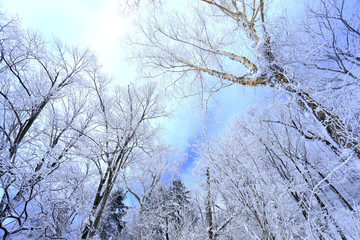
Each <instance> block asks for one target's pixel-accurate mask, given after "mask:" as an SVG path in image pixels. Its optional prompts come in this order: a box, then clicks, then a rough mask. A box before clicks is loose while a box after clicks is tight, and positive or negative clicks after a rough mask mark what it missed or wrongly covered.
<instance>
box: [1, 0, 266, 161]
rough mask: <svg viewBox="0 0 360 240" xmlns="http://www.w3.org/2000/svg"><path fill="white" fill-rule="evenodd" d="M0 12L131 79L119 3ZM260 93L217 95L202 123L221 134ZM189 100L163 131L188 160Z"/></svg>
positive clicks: (197, 121) (56, 1) (22, 2)
mask: <svg viewBox="0 0 360 240" xmlns="http://www.w3.org/2000/svg"><path fill="white" fill-rule="evenodd" d="M0 7H1V10H2V11H5V13H6V14H7V15H10V16H15V15H17V16H18V17H19V18H20V20H21V21H22V24H23V26H24V27H26V28H31V29H34V30H37V31H39V32H41V33H42V34H44V35H45V36H47V38H52V37H57V38H59V39H60V40H62V41H64V42H65V43H67V44H70V45H79V46H81V47H84V48H85V47H90V49H91V50H92V51H94V52H95V53H96V55H97V56H98V58H99V61H100V63H101V64H102V65H103V67H104V71H105V72H106V73H108V74H110V75H112V76H113V77H114V79H115V80H116V83H117V84H127V83H128V82H129V81H132V80H133V79H134V77H135V73H134V70H132V68H131V66H129V65H128V64H127V62H126V61H125V59H124V55H123V53H122V50H121V37H122V36H124V34H125V33H126V31H129V29H130V28H129V26H130V24H129V22H127V21H126V20H125V19H123V18H122V17H120V16H119V12H118V0H32V1H29V0H2V1H1V2H0ZM117 76H121V77H117ZM262 91H263V90H262V89H261V88H260V89H254V88H247V89H246V88H244V87H241V86H233V87H231V88H229V89H226V90H224V91H221V93H220V94H219V95H218V96H217V98H216V101H217V102H216V103H214V102H212V103H211V104H210V105H209V113H208V117H207V118H206V119H207V122H208V124H209V126H211V128H212V129H213V132H217V133H220V132H222V131H224V129H225V128H226V126H227V125H228V123H229V120H230V119H231V118H232V117H233V116H234V115H236V114H239V113H242V112H244V110H245V109H246V108H247V107H248V106H249V105H251V104H255V103H259V102H260V101H261V99H262V97H261V96H262ZM193 101H196V100H195V99H190V100H184V101H183V104H182V106H181V107H179V109H178V110H177V111H176V112H175V113H174V115H173V118H171V119H170V120H169V121H168V123H167V124H166V129H165V131H166V137H165V139H166V140H167V141H168V142H169V143H170V144H172V145H173V146H174V147H175V148H177V149H179V150H180V151H182V152H185V153H188V154H189V155H190V156H191V155H193V152H192V150H191V146H190V145H191V144H192V143H194V142H195V140H196V139H195V135H196V134H197V133H200V132H202V130H203V123H204V120H203V119H205V118H204V115H202V114H199V113H198V109H197V108H196V107H193V106H194V105H199V104H194V102H193ZM190 162H191V159H190ZM190 162H188V163H187V164H186V166H189V164H190Z"/></svg>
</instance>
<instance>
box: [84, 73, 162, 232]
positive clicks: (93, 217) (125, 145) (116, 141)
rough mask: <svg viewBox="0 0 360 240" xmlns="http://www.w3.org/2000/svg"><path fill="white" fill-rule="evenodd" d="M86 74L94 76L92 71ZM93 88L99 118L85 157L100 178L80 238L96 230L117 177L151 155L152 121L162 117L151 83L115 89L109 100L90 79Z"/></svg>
mask: <svg viewBox="0 0 360 240" xmlns="http://www.w3.org/2000/svg"><path fill="white" fill-rule="evenodd" d="M89 74H90V75H91V76H94V77H95V76H96V72H89ZM93 87H94V89H95V91H96V93H97V104H98V111H99V116H100V117H99V126H98V127H97V129H95V131H94V133H95V135H94V136H93V137H90V138H89V143H88V144H89V146H94V147H93V149H91V150H90V151H91V154H89V155H88V156H87V157H88V158H89V159H91V161H92V162H93V163H94V164H95V165H96V167H97V169H98V173H99V178H100V179H99V182H98V187H97V191H96V193H95V197H94V200H93V203H92V209H91V212H90V213H89V220H88V223H87V224H86V226H85V227H84V229H83V231H82V238H83V239H86V238H91V237H93V236H94V234H95V233H96V230H97V228H98V226H99V223H100V220H101V217H102V215H103V212H104V209H105V207H106V204H107V202H108V198H109V195H110V193H111V190H112V189H113V187H114V184H116V182H117V179H118V176H119V175H122V174H123V172H124V171H125V170H124V169H127V168H128V167H130V166H131V165H132V164H134V162H136V161H138V160H139V159H138V158H140V156H141V154H143V153H146V154H150V155H151V154H152V152H153V150H154V148H155V145H154V144H155V142H156V139H157V134H158V133H157V131H158V127H157V124H156V123H155V121H156V119H158V118H160V117H163V116H165V112H164V111H163V109H162V107H161V100H160V94H159V92H158V91H157V89H156V87H155V85H154V84H150V83H149V84H147V85H144V86H140V87H136V86H128V87H126V88H117V89H116V91H115V93H114V95H113V97H112V99H109V98H107V95H106V94H105V92H104V91H106V88H104V86H101V85H98V83H96V81H94V85H93ZM97 132H99V133H100V134H101V135H102V137H101V138H99V136H98V135H97V134H98V133H97ZM142 152H143V153H142Z"/></svg>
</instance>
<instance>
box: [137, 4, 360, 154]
mask: <svg viewBox="0 0 360 240" xmlns="http://www.w3.org/2000/svg"><path fill="white" fill-rule="evenodd" d="M337 2H338V1H322V3H323V5H324V8H325V10H324V12H322V13H317V14H316V17H317V18H318V19H319V20H320V21H321V22H320V24H321V26H320V31H323V33H324V32H328V33H329V34H330V35H332V36H333V37H332V39H333V40H331V41H332V42H328V41H327V40H326V41H327V42H328V43H326V42H325V43H324V42H323V41H322V42H320V43H319V44H321V45H322V44H325V46H326V49H325V50H324V51H321V55H318V56H320V57H321V56H326V58H325V60H324V59H322V60H323V61H322V60H319V61H317V62H320V64H322V65H321V66H320V65H319V64H317V68H318V69H321V70H327V71H331V72H334V71H335V72H339V73H342V74H345V75H346V76H350V77H351V78H353V79H357V78H358V77H357V75H358V72H357V71H356V69H357V68H355V67H351V66H357V64H358V60H357V57H356V56H357V53H355V52H352V51H353V50H350V52H352V53H349V51H347V50H346V46H341V49H342V50H340V49H339V47H340V46H339V44H338V43H339V42H340V40H339V39H340V38H338V37H337V36H338V35H339V34H341V33H342V31H338V29H335V28H332V26H334V24H336V25H340V26H341V27H342V30H343V31H344V32H345V34H347V35H346V36H348V38H346V36H345V37H344V38H341V39H348V40H349V44H350V45H351V49H356V47H355V46H358V33H357V30H356V29H357V25H358V16H354V17H352V18H345V17H344V13H343V10H342V9H343V8H342V7H341V6H343V5H344V2H345V1H340V6H339V7H337V6H338V3H337ZM193 5H194V6H193V7H191V6H190V7H189V8H188V9H191V10H192V12H191V13H189V11H188V10H186V11H182V12H180V13H179V14H172V15H169V16H168V17H167V18H165V17H159V16H158V14H157V13H154V14H150V15H148V16H147V18H148V20H147V22H146V23H142V24H140V26H139V30H140V32H141V36H143V37H145V38H146V41H144V40H142V39H140V40H136V38H133V40H132V43H133V44H137V45H141V46H143V48H141V51H135V53H134V54H133V56H134V58H135V59H138V60H139V61H140V62H141V66H142V67H148V69H151V70H150V71H149V72H147V73H145V74H147V76H148V77H155V76H159V75H164V74H166V76H167V77H168V76H169V74H171V75H172V76H173V78H172V79H188V80H189V79H190V82H188V84H190V85H189V87H188V88H187V90H189V89H190V90H194V89H199V88H200V90H199V91H200V92H204V91H209V92H217V91H219V90H220V89H221V88H223V87H226V86H229V85H232V84H240V85H244V86H252V87H259V86H268V87H271V88H277V89H282V90H283V91H285V92H287V93H289V94H291V95H292V96H294V98H296V99H297V101H298V102H299V103H300V104H301V105H302V106H303V107H304V109H305V110H304V111H306V112H309V113H311V114H312V115H313V116H314V118H315V119H317V122H318V124H319V126H321V127H322V128H324V129H325V130H326V131H325V132H326V134H324V133H316V134H315V133H314V134H315V135H316V136H314V137H316V138H322V139H323V140H324V141H328V143H329V147H331V148H333V149H334V150H336V151H339V150H340V149H341V148H350V149H352V150H353V151H354V152H355V153H356V155H357V156H360V148H359V145H358V140H357V138H358V137H357V136H358V135H357V133H356V132H354V131H353V130H352V129H353V127H352V126H351V125H349V124H348V121H346V117H345V116H340V117H339V116H338V115H337V114H336V113H334V111H333V110H332V109H331V107H328V106H327V104H326V103H322V102H320V101H318V100H317V97H318V95H317V93H318V92H315V93H314V92H313V91H307V90H308V88H306V87H302V86H301V85H299V84H301V83H303V82H304V79H303V78H302V77H303V76H302V75H301V73H300V74H297V75H295V73H297V72H296V71H295V70H296V68H297V67H298V66H299V64H298V65H296V64H294V65H291V64H285V63H284V61H282V60H283V59H282V56H284V55H286V54H287V53H288V54H292V52H291V51H286V49H289V48H285V47H282V45H286V46H287V45H288V44H287V42H277V40H279V39H281V38H279V37H278V35H281V34H283V35H284V36H283V39H284V38H286V37H287V36H288V35H285V34H286V33H287V32H288V31H287V29H284V28H282V27H281V26H280V24H281V23H280V22H281V21H283V20H284V19H277V18H275V17H272V16H271V14H266V13H267V12H266V9H267V8H271V7H272V6H271V4H270V3H269V4H268V5H265V3H264V1H263V0H252V1H245V0H243V1H230V0H229V1H216V0H200V1H197V2H195V3H194V4H193ZM328 8H331V9H334V8H335V10H334V11H333V10H331V11H330V10H326V9H328ZM335 22H336V23H335ZM277 28H280V31H281V32H282V33H279V32H276V31H275V30H276V29H277ZM320 33H321V32H320ZM327 36H328V34H326V35H324V36H323V37H324V38H325V39H326V38H327ZM317 40H319V38H317ZM354 44H355V45H354ZM290 47H291V46H290ZM296 47H298V48H301V47H299V46H293V48H296ZM317 47H319V46H317ZM283 50H284V52H282V51H283ZM339 52H340V53H339ZM341 52H342V53H341ZM327 53H328V54H327ZM306 54H307V55H309V54H313V52H311V51H310V52H307V53H306ZM353 54H354V55H353ZM303 55H305V54H303ZM345 58H346V60H345ZM328 60H329V61H333V62H334V64H333V65H337V66H335V67H334V68H332V67H331V69H328V67H326V66H325V65H327V66H329V64H328V63H329V61H328ZM321 61H322V63H321ZM345 61H346V62H347V63H346V64H345ZM297 62H298V63H299V61H297ZM304 64H310V65H312V63H304ZM175 76H176V77H175ZM304 76H308V75H306V74H305V75H304ZM346 76H343V77H346ZM320 77H321V76H320ZM343 79H344V78H343ZM325 80H327V79H325ZM179 82H180V81H178V80H175V81H173V84H175V86H176V87H179V85H180V84H178V83H179ZM306 84H310V82H306ZM181 85H183V86H184V85H185V86H186V84H181ZM194 86H198V87H199V88H194ZM192 93H194V92H191V93H190V94H192ZM311 93H313V94H311ZM313 95H314V96H313ZM320 100H321V99H320Z"/></svg>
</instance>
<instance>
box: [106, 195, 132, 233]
mask: <svg viewBox="0 0 360 240" xmlns="http://www.w3.org/2000/svg"><path fill="white" fill-rule="evenodd" d="M125 198H126V196H125V193H124V191H123V190H117V191H116V192H114V193H113V194H112V196H111V199H110V204H109V207H108V215H107V218H105V220H104V222H103V224H102V229H101V230H100V231H101V232H100V238H101V239H117V238H118V237H119V236H120V234H121V231H122V230H123V229H124V227H125V222H124V220H123V217H124V215H125V214H126V209H127V207H126V206H125V204H124V200H125Z"/></svg>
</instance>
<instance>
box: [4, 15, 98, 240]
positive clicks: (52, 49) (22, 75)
mask: <svg viewBox="0 0 360 240" xmlns="http://www.w3.org/2000/svg"><path fill="white" fill-rule="evenodd" d="M0 52H1V61H0V75H1V80H0V102H1V103H0V104H1V123H0V125H1V126H0V131H1V143H0V151H1V163H0V176H1V188H2V190H3V192H4V194H3V196H2V198H1V199H0V229H1V230H2V232H3V233H2V234H3V237H4V238H7V237H8V236H10V235H12V234H15V233H18V232H20V231H23V230H32V229H35V228H37V227H35V226H34V225H31V224H29V221H28V220H29V219H33V216H32V215H33V214H34V212H35V211H37V210H39V209H38V208H37V207H35V205H33V203H35V202H36V201H35V198H37V197H38V196H39V195H40V194H41V193H42V192H43V191H45V189H44V187H45V186H46V185H47V184H49V181H48V180H45V179H46V178H47V176H49V175H52V174H53V173H54V172H55V171H57V170H58V169H59V168H60V166H61V164H62V163H63V162H64V161H67V160H68V153H69V151H71V149H73V148H74V146H75V145H76V143H77V142H78V140H79V139H80V138H81V136H82V135H83V134H84V132H85V131H86V129H87V128H88V127H89V123H90V120H91V118H92V114H91V113H90V112H88V111H87V110H88V108H87V107H88V106H87V105H86V101H87V100H86V96H87V95H86V94H87V93H86V91H83V92H82V94H83V95H82V94H81V93H80V92H75V91H72V90H71V88H69V87H70V86H76V85H78V84H79V83H81V82H84V81H85V79H84V78H83V74H84V73H85V71H84V70H85V69H86V68H87V63H88V61H89V59H91V58H92V56H91V54H90V53H89V52H88V51H87V50H85V51H82V50H80V49H79V48H69V47H67V46H65V45H63V44H62V43H61V42H60V41H57V40H55V41H53V42H51V43H48V42H46V40H45V39H43V38H42V36H41V35H40V34H38V33H36V32H31V31H25V30H22V29H21V28H20V27H19V26H18V23H17V21H16V20H7V19H6V18H5V17H4V18H2V19H1V22H0ZM78 86H79V85H78ZM40 182H44V185H40V184H39V183H40ZM30 209H31V212H30ZM35 209H37V210H35ZM39 211H41V210H39Z"/></svg>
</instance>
